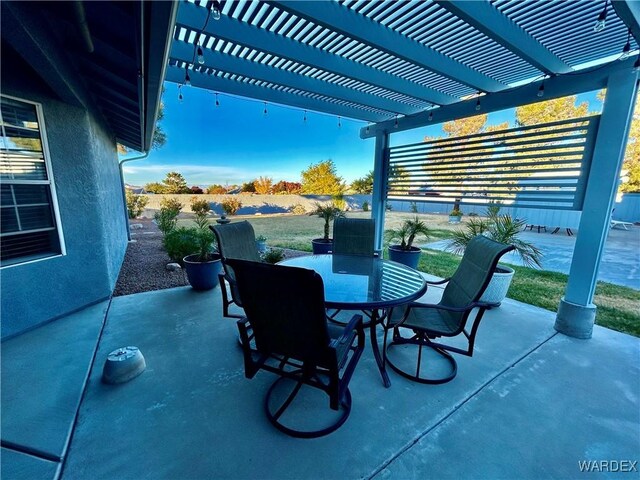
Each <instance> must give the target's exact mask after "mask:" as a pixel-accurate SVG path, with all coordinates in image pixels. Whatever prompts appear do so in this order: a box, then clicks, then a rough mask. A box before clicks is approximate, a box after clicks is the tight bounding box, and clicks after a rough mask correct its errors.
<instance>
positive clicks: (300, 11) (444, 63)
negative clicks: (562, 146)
mask: <svg viewBox="0 0 640 480" xmlns="http://www.w3.org/2000/svg"><path fill="white" fill-rule="evenodd" d="M265 3H268V4H270V5H273V6H275V7H277V8H279V9H281V10H284V11H286V12H289V13H292V14H294V15H297V16H298V17H301V18H304V19H306V20H308V21H310V22H313V23H315V24H317V25H321V26H323V27H326V28H328V29H330V30H333V31H334V32H338V33H341V34H342V35H344V36H346V37H348V38H352V39H354V40H358V41H359V42H362V43H364V44H366V45H369V46H371V47H373V48H376V49H378V50H380V51H383V52H386V53H388V54H390V55H393V56H395V57H398V58H401V59H403V60H406V61H407V62H410V63H412V64H414V65H419V66H421V67H423V68H425V69H427V70H430V71H432V72H436V73H438V74H440V75H442V76H444V77H447V78H449V79H451V80H454V81H456V82H458V83H462V84H464V85H468V86H470V87H472V88H474V89H476V90H482V91H483V92H495V91H499V90H502V89H504V88H506V85H505V84H504V83H501V82H499V81H497V80H494V79H493V78H491V77H489V76H487V75H484V74H483V73H481V72H479V71H477V70H474V69H473V68H470V67H467V66H466V65H464V64H462V63H460V62H457V61H455V60H453V59H451V58H449V57H447V56H446V55H443V54H442V53H440V52H438V51H436V50H433V49H431V48H429V47H427V46H425V45H423V44H421V43H419V42H416V41H415V40H412V39H411V38H409V37H406V36H405V35H402V34H400V33H398V32H396V31H394V30H392V29H390V28H388V27H386V26H384V25H382V24H380V23H378V22H375V21H373V20H371V19H370V18H368V17H366V16H365V15H362V14H360V13H358V12H356V11H354V10H351V9H349V8H347V7H345V6H343V5H340V4H339V3H338V2H333V1H332V2H304V1H303V2H299V1H298V2H293V1H275V0H266V1H265ZM436 103H439V102H436Z"/></svg>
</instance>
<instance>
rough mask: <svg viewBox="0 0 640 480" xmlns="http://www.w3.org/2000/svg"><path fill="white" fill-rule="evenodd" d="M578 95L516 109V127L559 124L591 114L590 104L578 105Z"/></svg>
mask: <svg viewBox="0 0 640 480" xmlns="http://www.w3.org/2000/svg"><path fill="white" fill-rule="evenodd" d="M576 99H577V96H576V95H570V96H568V97H562V98H554V99H553V100H547V101H544V102H538V103H530V104H529V105H522V106H520V107H518V108H516V125H517V126H519V127H524V126H527V125H536V124H538V123H549V122H557V121H559V120H569V119H571V118H578V117H585V116H587V115H588V114H589V102H582V103H580V104H579V105H576Z"/></svg>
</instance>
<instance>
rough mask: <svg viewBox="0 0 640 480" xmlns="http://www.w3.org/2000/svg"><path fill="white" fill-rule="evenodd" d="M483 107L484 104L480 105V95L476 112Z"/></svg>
mask: <svg viewBox="0 0 640 480" xmlns="http://www.w3.org/2000/svg"><path fill="white" fill-rule="evenodd" d="M481 108H482V105H480V97H478V100H476V112H479V111H480V109H481Z"/></svg>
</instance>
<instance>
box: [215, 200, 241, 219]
mask: <svg viewBox="0 0 640 480" xmlns="http://www.w3.org/2000/svg"><path fill="white" fill-rule="evenodd" d="M220 205H221V206H222V210H223V211H224V213H226V214H227V215H235V214H236V212H237V211H238V210H240V207H242V202H241V201H240V200H238V199H237V198H233V197H227V198H225V199H224V200H222V202H220Z"/></svg>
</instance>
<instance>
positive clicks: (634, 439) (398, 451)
mask: <svg viewBox="0 0 640 480" xmlns="http://www.w3.org/2000/svg"><path fill="white" fill-rule="evenodd" d="M438 295H439V291H438V290H437V289H431V290H430V291H429V292H428V293H427V298H426V299H427V300H433V299H435V298H437V297H438ZM220 312H221V302H220V292H219V291H218V289H217V288H216V289H215V290H213V291H210V292H205V293H198V292H195V291H193V290H191V289H190V288H188V287H185V288H176V289H171V290H165V291H157V292H148V293H143V294H137V295H131V296H128V297H118V298H115V299H114V300H113V302H112V304H111V307H110V310H109V313H108V319H107V324H106V327H105V330H104V332H103V335H102V338H101V340H100V344H99V348H98V353H97V357H96V358H97V360H96V363H95V365H94V367H93V370H92V372H91V375H90V377H89V382H88V387H87V389H86V392H85V395H84V397H83V399H82V403H81V407H80V410H79V415H78V419H77V423H75V424H74V422H73V420H74V418H73V416H71V417H68V420H69V423H68V424H67V425H66V426H62V425H61V426H60V427H59V428H60V433H64V434H65V435H68V433H69V432H70V431H71V428H73V436H72V439H71V444H70V447H69V450H68V452H64V455H63V458H62V462H61V463H60V465H62V469H61V470H62V474H61V475H62V478H63V479H64V478H68V479H83V478H91V479H103V478H104V479H107V478H116V477H118V478H153V479H183V478H189V479H199V478H238V479H254V478H261V479H262V478H267V479H271V478H273V479H281V478H291V479H306V478H314V479H315V478H336V479H338V478H339V479H344V478H394V479H395V478H478V477H482V478H536V479H537V478H576V477H579V476H580V470H579V466H578V462H579V461H582V460H638V452H640V434H639V432H640V399H639V395H638V393H639V392H640V362H638V360H639V359H640V340H639V339H637V338H635V337H631V336H628V335H624V334H621V333H617V332H613V331H610V330H606V329H603V328H600V327H595V331H594V338H593V339H591V340H588V341H581V340H575V339H571V338H568V337H565V336H563V335H560V334H558V333H556V332H555V331H554V330H553V319H554V314H553V313H552V312H548V311H544V310H540V309H538V308H535V307H532V306H529V305H525V304H521V303H518V302H514V301H510V300H506V301H505V302H504V303H503V305H502V306H501V307H500V308H499V309H495V310H492V311H490V312H489V313H488V315H487V316H486V317H485V320H483V325H482V326H481V328H480V330H479V334H478V339H477V343H476V352H475V354H474V357H473V358H467V357H461V356H458V363H459V369H458V376H457V377H456V379H455V380H454V381H452V382H450V383H448V384H445V385H440V386H427V385H419V384H415V383H412V382H410V381H408V380H405V379H403V378H401V377H399V376H398V375H395V374H394V373H393V372H392V373H391V381H392V386H391V388H389V389H385V388H384V387H383V386H382V383H381V380H380V376H379V374H378V372H377V370H376V366H375V363H374V360H373V358H372V355H371V352H370V348H367V350H366V351H365V354H364V355H363V358H362V359H361V361H360V363H359V365H358V367H357V369H356V372H355V375H354V378H353V380H352V382H351V392H352V395H353V410H352V413H351V416H350V418H349V420H348V421H347V423H346V424H345V425H344V426H343V427H342V428H341V429H340V430H338V431H337V432H335V433H334V434H332V435H330V436H328V437H325V438H320V439H315V440H296V439H293V438H289V437H287V436H285V435H283V434H281V433H279V432H278V431H277V430H275V429H274V428H273V427H272V426H271V425H270V424H269V423H268V421H267V419H266V417H265V415H264V412H263V407H262V401H263V398H264V395H265V393H266V390H267V388H268V386H269V385H270V384H271V382H272V381H273V380H274V377H273V376H272V375H271V374H268V373H264V372H261V373H259V374H258V375H257V376H256V377H255V378H254V379H253V380H248V379H246V378H244V373H243V365H242V357H241V353H240V349H239V347H238V344H237V339H236V330H235V324H234V322H233V321H232V320H229V319H223V318H221V315H220ZM54 325H55V324H52V325H50V326H46V327H43V332H42V333H41V334H40V335H38V336H37V337H36V338H34V339H33V342H32V344H31V345H29V346H28V347H27V345H24V344H23V345H22V347H24V348H30V349H31V351H37V350H38V349H39V348H42V344H43V343H51V344H57V345H65V338H66V337H65V336H56V334H55V332H54V331H53V330H54V329H55V327H54ZM81 326H82V325H81V322H79V321H78V323H77V324H76V327H77V328H81ZM46 329H49V330H48V331H49V332H51V333H49V334H47V330H46ZM20 338H21V337H18V338H17V339H15V340H19V339H20ZM12 341H13V340H12ZM125 345H136V346H138V347H140V349H141V351H142V352H143V353H144V355H145V358H146V361H147V370H146V371H145V372H144V373H143V374H142V375H141V376H139V377H137V378H136V379H134V380H132V381H131V382H129V383H126V384H122V385H119V386H108V385H104V384H102V383H101V382H100V375H101V370H102V364H103V362H104V359H105V358H106V355H107V354H108V353H109V352H110V351H112V350H114V349H115V348H117V347H120V346H125ZM3 353H4V352H3ZM87 353H89V352H87ZM56 354H57V355H58V356H59V357H60V359H61V360H63V359H67V360H68V361H76V360H77V359H75V358H74V357H73V355H72V349H69V348H66V349H65V348H63V349H60V350H59V351H58V352H56ZM23 367H24V365H23ZM12 368H13V367H12V358H11V357H4V355H3V376H4V374H5V372H6V371H7V370H10V369H12ZM31 368H34V369H38V370H39V371H41V372H42V375H43V376H46V375H49V376H51V378H54V379H55V381H52V382H50V383H49V384H48V386H47V387H46V388H47V389H55V388H57V389H69V388H76V387H77V386H78V385H81V384H82V381H81V380H80V379H77V378H75V377H74V376H73V375H68V374H67V372H66V371H65V369H59V368H56V365H52V362H51V361H49V360H48V359H45V358H40V359H39V360H37V361H35V362H34V364H33V365H32V366H31ZM14 381H17V382H19V379H15V377H14ZM3 387H5V388H6V386H5V385H4V378H3ZM27 387H29V385H25V386H24V388H22V390H21V391H22V395H24V396H29V395H32V396H36V397H39V398H43V399H44V398H49V396H50V392H48V391H46V390H44V389H43V388H42V387H39V386H38V385H30V388H31V391H29V388H27ZM5 388H3V391H4V390H5ZM19 402H20V398H17V397H16V396H14V397H12V399H11V405H5V399H4V398H3V405H2V407H3V420H4V412H5V409H6V408H7V407H9V408H13V409H14V410H13V412H14V413H16V414H19V413H20V410H19V405H18V406H16V405H13V404H14V403H19ZM306 413H307V412H304V414H306ZM26 420H28V419H26ZM16 423H18V422H17V421H16ZM28 427H29V424H28V423H25V432H24V435H23V442H24V443H25V444H29V443H32V444H33V445H37V444H38V443H39V442H40V439H39V436H40V435H41V433H40V431H39V430H38V429H37V428H28ZM29 437H30V438H29ZM15 455H16V453H15V452H13V451H10V452H9V454H8V455H7V454H6V452H3V457H2V458H3V462H2V463H3V465H2V467H3V477H5V475H8V476H6V478H36V477H37V478H54V477H53V476H52V475H51V473H52V472H53V471H54V470H55V469H53V470H49V473H46V472H45V469H42V468H41V469H40V470H36V469H35V467H34V468H31V469H29V468H28V467H25V466H24V465H25V463H26V462H24V461H23V462H21V463H19V462H16V461H15V459H14V458H13V457H15ZM21 455H22V454H21ZM27 457H28V458H29V459H32V461H34V462H35V461H36V460H37V462H36V463H38V462H42V460H41V459H39V458H38V457H37V456H33V455H28V456H27ZM51 463H53V462H51ZM38 465H39V463H38ZM21 468H22V470H21ZM54 475H55V473H54ZM636 478H637V476H636Z"/></svg>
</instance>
